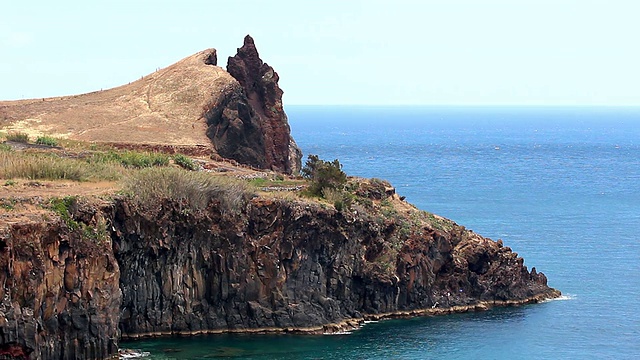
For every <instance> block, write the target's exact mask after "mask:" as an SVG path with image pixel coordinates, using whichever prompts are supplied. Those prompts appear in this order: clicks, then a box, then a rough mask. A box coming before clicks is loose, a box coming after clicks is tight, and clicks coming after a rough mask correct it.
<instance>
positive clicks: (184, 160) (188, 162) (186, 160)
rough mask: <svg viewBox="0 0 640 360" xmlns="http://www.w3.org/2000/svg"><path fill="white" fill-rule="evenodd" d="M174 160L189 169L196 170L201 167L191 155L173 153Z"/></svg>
mask: <svg viewBox="0 0 640 360" xmlns="http://www.w3.org/2000/svg"><path fill="white" fill-rule="evenodd" d="M173 161H174V162H175V163H176V164H178V165H180V166H181V167H182V168H184V169H187V170H192V171H196V170H198V169H199V167H198V164H196V162H195V161H193V159H191V158H190V157H187V156H184V155H182V154H175V155H173Z"/></svg>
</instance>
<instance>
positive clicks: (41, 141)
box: [36, 136, 58, 146]
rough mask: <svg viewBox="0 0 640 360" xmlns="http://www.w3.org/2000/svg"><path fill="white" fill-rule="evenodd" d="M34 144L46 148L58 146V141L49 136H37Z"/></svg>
mask: <svg viewBox="0 0 640 360" xmlns="http://www.w3.org/2000/svg"><path fill="white" fill-rule="evenodd" d="M36 144H38V145H46V146H58V140H57V139H56V138H52V137H50V136H39V137H38V138H37V139H36Z"/></svg>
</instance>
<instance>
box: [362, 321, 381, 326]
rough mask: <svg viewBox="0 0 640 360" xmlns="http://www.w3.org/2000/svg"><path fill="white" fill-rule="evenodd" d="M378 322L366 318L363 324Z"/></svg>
mask: <svg viewBox="0 0 640 360" xmlns="http://www.w3.org/2000/svg"><path fill="white" fill-rule="evenodd" d="M377 322H378V320H365V321H364V322H363V324H365V325H367V324H374V323H377Z"/></svg>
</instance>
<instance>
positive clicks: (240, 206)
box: [0, 36, 560, 359]
mask: <svg viewBox="0 0 640 360" xmlns="http://www.w3.org/2000/svg"><path fill="white" fill-rule="evenodd" d="M203 56H204V62H203V61H202V58H203ZM216 62H217V59H216V58H215V50H210V51H207V52H202V53H199V54H196V55H194V56H192V57H190V58H187V59H185V60H184V61H183V62H181V64H178V65H176V66H175V67H172V72H176V71H173V70H176V69H178V70H179V69H180V67H182V68H184V69H183V73H184V74H192V73H193V71H195V70H196V69H197V70H198V71H199V73H201V75H202V76H203V77H201V78H198V80H202V81H204V80H206V76H204V75H205V74H206V73H215V74H216V76H219V77H218V79H223V80H224V79H226V80H224V84H223V85H224V86H223V87H222V88H218V89H213V90H214V92H215V94H216V97H214V98H211V99H209V100H210V101H209V102H208V103H205V105H206V106H204V108H203V109H197V110H198V111H200V112H199V113H198V116H200V117H199V118H197V119H192V121H194V120H195V121H201V122H203V123H198V124H199V125H198V126H201V127H206V136H207V138H208V139H209V140H210V141H211V143H212V145H213V147H214V148H215V154H212V155H211V157H213V158H220V157H222V158H225V159H231V160H233V161H237V162H239V163H242V164H244V165H249V166H253V167H256V168H260V169H263V170H272V171H275V172H277V173H279V174H278V176H279V177H281V178H282V179H284V177H285V176H286V174H291V173H297V172H298V171H299V170H300V165H301V163H300V158H301V153H300V150H299V149H298V147H297V146H296V144H295V142H294V141H293V139H292V138H291V135H290V130H289V125H288V123H287V118H286V115H285V114H284V111H283V109H282V99H281V97H282V90H280V88H279V87H278V75H277V73H275V71H274V70H273V68H271V67H270V66H268V65H267V64H266V63H264V62H262V60H261V59H260V58H259V57H258V54H257V50H256V49H255V45H254V43H253V39H251V37H248V36H247V38H245V41H244V44H243V46H242V47H241V48H239V49H238V54H237V55H236V56H234V57H232V58H230V59H229V65H228V68H229V73H230V74H227V73H226V72H224V71H223V70H222V69H220V68H217V67H215V63H216ZM185 69H187V70H189V71H186V70H185ZM177 72H178V73H179V71H177ZM210 75H211V74H210ZM154 79H155V80H154ZM203 79H204V80H203ZM232 79H235V80H232ZM147 80H148V81H152V80H153V81H156V82H157V81H160V80H158V79H156V78H155V77H154V76H151V77H150V78H149V79H144V81H147ZM179 80H180V81H179V82H178V83H180V84H183V85H184V83H185V82H187V83H188V80H189V78H188V77H181V78H180V79H179ZM141 81H142V80H141ZM141 84H142V85H144V86H147V85H148V84H147V83H146V82H143V83H141ZM145 84H146V85H145ZM134 85H135V84H134ZM142 85H140V86H142ZM227 85H228V86H227ZM132 86H133V85H132ZM136 86H138V85H136ZM159 88H160V87H159ZM180 89H181V88H180V87H178V88H177V90H175V91H177V92H176V94H178V93H180V92H179V90H180ZM120 90H123V88H122V89H120ZM211 91H212V90H211V89H208V90H207V93H208V94H212V92H211ZM107 92H108V91H107ZM105 93H106V92H105ZM157 95H158V96H160V95H162V94H157ZM160 98H162V96H160ZM201 100H203V99H201ZM203 101H204V100H203ZM161 103H162V104H163V105H167V103H163V102H161ZM34 104H35V105H34ZM43 104H44V105H43ZM36 105H37V106H45V105H46V106H49V105H47V102H45V101H43V102H42V104H41V102H37V103H33V104H31V105H29V106H36ZM168 105H171V104H168ZM168 105H167V106H168ZM192 105H193V104H192ZM12 106H18V105H15V104H14V105H12ZM10 108H12V107H7V109H10ZM178 108H181V107H180V106H178ZM30 109H31V108H29V107H27V108H25V109H23V110H24V113H25V114H26V113H28V111H27V110H29V111H31V110H30ZM37 109H39V108H37ZM145 111H146V110H145ZM83 114H84V113H81V114H80V115H83ZM154 114H155V113H154ZM80 117H81V118H85V117H86V116H80ZM54 120H55V119H54ZM204 123H206V124H204ZM205 125H206V126H205ZM189 128H191V129H192V130H193V131H195V129H196V126H195V123H193V124H192V125H191V126H189ZM164 135H166V134H164ZM200 135H202V134H200ZM148 143H152V142H148ZM122 147H124V148H127V149H129V148H135V149H138V148H140V147H141V148H147V147H148V148H149V149H151V150H154V149H156V150H162V149H160V148H158V146H157V145H148V146H147V145H139V144H137V145H135V146H133V147H131V146H129V145H126V144H125V145H122ZM170 148H171V149H172V150H171V151H183V150H185V149H186V148H181V147H180V146H174V145H171V146H170ZM191 149H192V150H193V151H194V152H196V153H200V152H201V151H204V152H206V147H205V148H203V147H200V146H196V147H191ZM194 149H195V150H194ZM166 150H167V149H165V151H166ZM47 155H52V154H47ZM211 157H210V158H211ZM336 163H337V161H336ZM338 165H339V163H338ZM338 169H339V166H338ZM152 170H157V169H152ZM244 171H245V172H249V171H251V170H250V169H248V168H247V169H245V170H244ZM137 174H138V175H140V174H150V175H151V177H148V178H146V180H143V181H140V182H139V183H138V184H137V186H135V187H133V188H132V189H130V190H129V191H128V192H127V193H125V194H122V193H117V189H116V188H115V185H114V188H113V189H112V190H111V191H109V192H107V193H104V192H96V193H93V194H90V195H88V196H78V194H74V193H72V190H65V191H66V192H65V195H67V196H60V194H55V191H54V194H52V193H48V194H47V195H46V196H44V193H43V194H40V195H33V197H31V198H27V199H21V200H20V202H18V201H17V200H16V199H8V200H7V201H4V200H3V204H4V205H5V207H6V208H7V209H6V210H5V209H4V208H2V209H0V215H1V216H0V219H2V222H0V285H1V286H0V358H2V359H14V358H28V359H68V358H76V359H105V358H113V357H116V356H118V342H119V341H120V339H138V338H143V337H152V336H175V335H200V334H217V333H265V332H270V333H299V334H324V333H339V332H344V331H350V330H353V329H357V328H359V327H360V326H361V325H362V324H363V322H364V321H375V320H382V319H388V318H402V317H414V316H435V315H444V314H450V313H456V312H467V311H481V310H486V309H488V308H491V307H494V306H517V305H522V304H527V303H535V302H539V301H542V300H544V299H549V298H554V297H557V296H559V295H560V292H559V291H557V290H555V289H552V288H550V287H549V286H548V285H547V278H546V276H545V275H544V274H542V273H539V272H537V271H536V269H535V268H532V269H531V271H529V269H528V268H527V267H526V266H524V260H523V259H522V258H521V257H519V256H518V254H517V253H515V252H513V251H512V250H511V249H510V248H509V247H507V246H504V244H503V243H502V241H500V240H498V241H493V240H491V239H487V238H484V237H482V236H480V235H479V234H476V233H474V232H473V231H470V230H468V229H466V228H464V227H463V226H460V225H458V224H456V223H454V222H453V221H451V220H448V219H444V218H442V217H439V216H437V215H434V214H430V213H428V212H425V211H421V210H419V209H417V208H415V207H414V206H412V205H411V204H409V203H407V202H406V201H404V198H403V197H399V196H398V195H397V194H395V189H394V188H393V187H392V186H391V184H389V183H387V182H385V181H382V180H379V179H357V178H351V179H349V180H348V181H347V180H346V175H345V174H343V175H344V178H345V181H347V182H346V183H345V184H341V186H342V188H340V189H339V191H334V192H333V199H332V200H329V198H330V196H328V194H330V193H327V194H324V193H323V194H322V196H320V197H318V196H317V194H316V195H315V196H314V195H313V194H312V195H309V194H307V195H306V196H302V195H301V194H299V193H300V192H301V191H302V189H304V188H305V186H306V185H305V184H303V185H302V186H300V183H304V180H301V179H298V180H297V181H298V182H297V183H296V182H295V181H294V182H293V183H294V185H292V186H288V185H287V186H280V185H278V186H277V187H268V186H267V187H264V186H261V187H255V188H252V189H249V185H248V184H249V182H250V181H251V180H247V179H244V178H238V177H236V178H232V179H231V180H229V178H226V179H222V181H218V182H216V181H214V180H212V179H213V178H212V177H207V178H206V179H204V178H203V177H200V178H198V179H195V180H194V178H192V177H190V174H192V173H187V172H186V171H184V170H180V169H177V168H176V167H167V168H165V169H164V170H162V169H159V170H158V171H157V172H153V171H151V172H146V173H145V172H143V171H142V170H141V171H139V172H138V173H137ZM184 174H189V175H184ZM199 175H204V176H209V175H211V176H213V174H199ZM244 175H246V174H244ZM128 176H130V178H129V180H131V179H132V177H131V176H134V175H131V172H129V175H128ZM153 176H155V177H153ZM225 176H226V175H225ZM218 180H220V179H218ZM252 180H255V179H252ZM263 180H264V179H263ZM10 181H11V182H12V183H15V181H14V180H13V179H11V180H10ZM242 181H244V182H243V183H239V182H242ZM265 181H266V180H265ZM8 182H9V181H8ZM157 184H161V185H164V186H167V189H170V190H171V191H174V192H173V193H172V192H171V191H168V192H166V193H162V192H161V191H160V192H159V193H156V192H155V191H157V190H158V189H156V188H153V186H155V185H157ZM35 185H37V184H35ZM35 185H34V186H35ZM12 186H13V185H12ZM145 190H147V192H146V193H145V192H144V191H145ZM165 190H166V189H165ZM333 190H336V189H335V188H334V189H333ZM172 194H173V195H172ZM175 194H178V195H175ZM41 195H42V196H41ZM16 206H24V207H30V208H29V209H30V210H29V211H25V213H24V214H21V213H20V212H19V211H16V210H15V207H16Z"/></svg>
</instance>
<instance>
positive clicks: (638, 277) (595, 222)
mask: <svg viewBox="0 0 640 360" xmlns="http://www.w3.org/2000/svg"><path fill="white" fill-rule="evenodd" d="M286 110H287V113H288V115H289V121H290V124H291V128H292V134H293V136H294V138H295V139H296V141H297V142H298V145H299V146H300V147H301V149H302V150H303V152H304V154H305V156H306V155H308V154H316V155H319V156H320V157H321V158H323V159H326V160H333V159H339V160H340V163H341V164H343V166H344V171H345V172H347V174H349V175H354V176H361V177H376V178H382V179H386V180H389V181H390V182H391V183H392V184H394V185H395V186H396V190H397V192H398V193H399V194H400V195H403V196H406V198H407V201H409V202H411V203H413V204H415V205H416V206H417V207H419V208H420V209H423V210H427V211H430V212H433V213H436V214H439V215H442V216H445V217H448V218H450V219H453V220H454V221H456V222H457V223H458V224H461V225H464V226H466V227H467V228H469V229H472V230H474V231H475V232H477V233H479V234H481V235H483V236H486V237H490V238H492V239H494V240H498V239H502V240H503V241H504V243H505V245H507V246H510V247H511V248H512V249H513V250H514V251H516V252H517V253H518V254H519V255H521V256H522V257H524V259H525V265H527V266H528V267H529V268H531V267H533V266H535V267H536V269H537V270H538V271H542V272H544V273H545V274H546V275H547V277H548V279H549V285H550V286H552V287H554V288H557V289H559V290H561V291H562V292H563V297H562V298H560V299H558V300H553V301H548V302H545V303H541V304H533V305H527V306H521V307H513V308H500V309H492V310H489V311H486V312H478V313H466V314H456V315H450V316H442V317H425V318H415V319H409V320H387V321H381V322H376V323H369V324H366V325H365V326H364V327H363V328H362V329H360V330H357V331H354V332H351V333H350V334H342V335H324V336H294V335H216V336H201V337H193V338H172V339H149V340H140V341H135V342H126V343H123V344H122V346H123V347H130V348H137V349H141V350H144V351H148V352H149V353H150V354H151V355H150V357H148V358H153V359H208V358H233V359H637V358H640V108H561V107H557V108H522V107H513V108H497V107H477V108H476V107H463V108H450V107H347V106H342V107H322V106H295V107H294V106H292V107H288V108H287V109H286Z"/></svg>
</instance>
